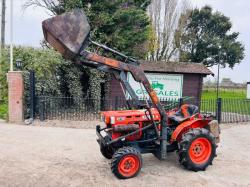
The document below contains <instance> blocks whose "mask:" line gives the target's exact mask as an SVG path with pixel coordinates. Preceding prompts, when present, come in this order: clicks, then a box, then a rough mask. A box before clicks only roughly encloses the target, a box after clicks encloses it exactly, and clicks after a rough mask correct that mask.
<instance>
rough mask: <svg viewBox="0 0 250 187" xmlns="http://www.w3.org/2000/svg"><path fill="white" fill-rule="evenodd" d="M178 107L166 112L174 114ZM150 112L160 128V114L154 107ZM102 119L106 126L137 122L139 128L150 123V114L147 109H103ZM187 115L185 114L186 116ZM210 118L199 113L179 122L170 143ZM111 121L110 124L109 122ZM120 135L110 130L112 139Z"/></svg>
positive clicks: (133, 137)
mask: <svg viewBox="0 0 250 187" xmlns="http://www.w3.org/2000/svg"><path fill="white" fill-rule="evenodd" d="M182 109H183V112H185V111H184V110H185V107H184V106H183V107H182ZM177 110H178V109H173V110H171V111H168V112H167V115H168V116H171V115H174V114H175V113H176V111H177ZM151 112H152V115H153V119H154V120H155V121H156V123H157V124H158V125H157V128H158V130H161V125H160V122H161V116H160V114H159V112H158V110H157V109H156V108H151ZM101 115H102V118H103V121H104V122H105V123H106V124H107V126H108V127H110V128H111V127H113V126H116V125H119V126H120V125H124V126H126V125H132V124H138V125H139V128H143V127H144V126H145V125H148V124H150V123H151V119H150V116H149V114H148V112H147V110H145V109H142V110H122V111H105V112H102V113H101ZM111 117H112V118H113V122H111ZM186 117H187V116H186ZM210 121H211V120H210V119H203V116H202V115H200V114H195V115H193V116H191V117H190V118H188V119H187V120H185V121H184V122H182V123H180V124H179V125H178V126H177V127H176V129H175V130H174V131H173V133H172V135H171V139H170V143H173V142H175V141H180V140H181V137H182V134H183V133H185V132H187V131H188V130H189V129H191V128H203V127H204V126H206V125H208V123H209V122H210ZM111 123H112V124H111ZM171 125H172V124H171V121H168V126H171ZM120 136H122V133H120V132H112V139H116V138H118V137H120ZM141 136H142V132H141V131H140V132H139V133H137V134H135V135H133V136H129V137H127V138H126V139H127V140H129V141H133V140H138V139H140V138H141Z"/></svg>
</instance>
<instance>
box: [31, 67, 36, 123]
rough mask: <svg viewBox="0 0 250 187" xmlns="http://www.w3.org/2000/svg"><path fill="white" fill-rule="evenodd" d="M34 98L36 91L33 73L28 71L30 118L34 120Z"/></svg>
mask: <svg viewBox="0 0 250 187" xmlns="http://www.w3.org/2000/svg"><path fill="white" fill-rule="evenodd" d="M35 97H36V89H35V72H34V71H33V70H31V71H30V118H33V119H34V118H35V108H36V107H35V103H36V101H35V99H36V98H35Z"/></svg>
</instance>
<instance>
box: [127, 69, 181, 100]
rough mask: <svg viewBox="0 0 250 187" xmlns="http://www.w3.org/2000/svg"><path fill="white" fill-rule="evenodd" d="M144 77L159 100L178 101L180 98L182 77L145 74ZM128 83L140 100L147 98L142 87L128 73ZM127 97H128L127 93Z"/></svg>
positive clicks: (177, 75)
mask: <svg viewBox="0 0 250 187" xmlns="http://www.w3.org/2000/svg"><path fill="white" fill-rule="evenodd" d="M146 76H147V78H148V80H149V82H150V84H151V86H152V88H153V89H154V90H155V92H156V93H157V96H158V97H159V98H160V99H164V100H167V99H179V98H181V97H182V85H183V75H179V74H165V73H164V74H161V73H146ZM128 82H129V83H130V85H131V87H132V88H133V90H134V91H135V93H136V95H137V96H138V97H139V98H140V99H143V98H144V97H146V98H147V99H148V98H149V96H148V94H147V92H146V90H145V89H144V87H143V86H142V88H143V89H141V86H140V84H139V83H138V82H136V81H135V80H134V78H133V77H132V75H131V74H130V73H129V74H128ZM127 97H128V98H129V97H130V96H129V95H128V93H127Z"/></svg>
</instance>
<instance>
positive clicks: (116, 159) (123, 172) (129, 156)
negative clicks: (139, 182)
mask: <svg viewBox="0 0 250 187" xmlns="http://www.w3.org/2000/svg"><path fill="white" fill-rule="evenodd" d="M141 167H142V158H141V154H140V152H139V151H138V150H137V149H136V148H134V147H122V148H120V149H118V150H117V151H116V152H115V153H114V155H113V158H112V161H111V170H112V172H113V173H114V175H115V176H116V177H117V178H119V179H128V178H132V177H135V176H136V175H138V173H139V172H140V170H141Z"/></svg>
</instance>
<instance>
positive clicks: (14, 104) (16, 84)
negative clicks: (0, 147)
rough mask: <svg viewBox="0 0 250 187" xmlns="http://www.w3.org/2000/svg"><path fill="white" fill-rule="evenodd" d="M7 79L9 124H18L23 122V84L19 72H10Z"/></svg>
mask: <svg viewBox="0 0 250 187" xmlns="http://www.w3.org/2000/svg"><path fill="white" fill-rule="evenodd" d="M7 78H8V90H9V91H8V96H9V122H11V123H20V122H23V120H24V110H23V98H24V82H23V75H22V72H21V71H10V72H8V74H7Z"/></svg>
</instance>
